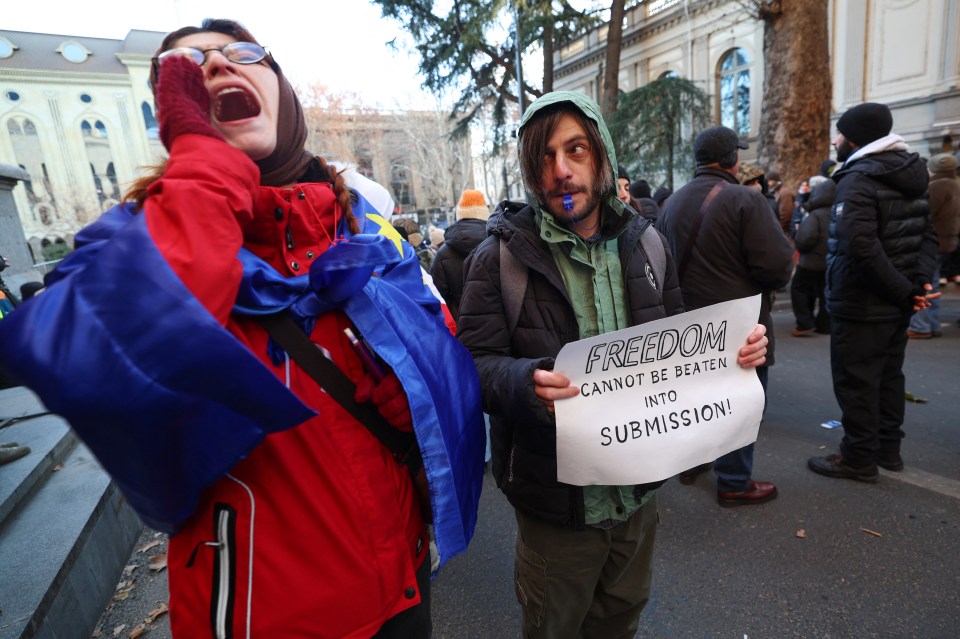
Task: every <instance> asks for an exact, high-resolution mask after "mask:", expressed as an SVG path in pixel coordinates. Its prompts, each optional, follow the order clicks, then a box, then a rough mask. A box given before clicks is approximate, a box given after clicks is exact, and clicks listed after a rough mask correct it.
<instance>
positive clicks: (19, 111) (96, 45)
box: [0, 30, 163, 262]
mask: <svg viewBox="0 0 960 639" xmlns="http://www.w3.org/2000/svg"><path fill="white" fill-rule="evenodd" d="M162 38H163V34H162V33H158V32H152V31H136V30H135V31H130V33H129V34H127V37H126V38H124V39H123V40H110V39H103V38H86V37H76V36H65V35H54V34H42V33H27V32H19V31H4V30H0V162H2V163H6V164H11V165H14V166H19V167H21V168H23V169H24V170H26V171H27V173H29V175H30V179H29V180H27V181H25V182H23V183H21V184H20V185H18V186H17V187H16V188H15V189H14V198H15V201H16V204H17V209H18V210H19V212H20V219H21V223H22V225H23V230H24V234H25V235H26V238H27V242H28V244H29V246H30V249H31V251H32V252H33V259H34V261H35V262H41V261H44V260H49V259H56V258H57V257H60V256H61V255H62V253H63V252H64V251H65V250H66V249H67V248H68V247H69V246H71V245H72V243H73V235H74V234H75V233H76V231H77V230H78V229H79V228H81V227H82V226H84V225H85V224H87V223H88V222H90V221H92V220H94V219H95V218H96V217H97V216H98V215H99V214H100V213H102V212H103V211H104V210H106V209H107V208H109V207H110V206H112V205H113V204H115V203H116V202H117V201H118V200H119V199H120V197H121V194H122V192H123V190H124V188H125V187H126V185H128V184H129V183H130V182H131V181H132V180H134V179H135V178H136V177H137V176H138V175H139V174H140V172H141V170H142V168H143V167H145V166H147V165H150V164H155V163H157V162H158V161H159V160H160V158H161V156H162V153H163V148H162V145H161V144H160V141H159V140H158V139H157V125H156V120H155V118H154V112H153V95H152V94H151V91H150V86H149V75H150V57H151V56H152V55H153V52H154V51H155V50H156V49H157V47H158V46H159V44H160V40H161V39H162Z"/></svg>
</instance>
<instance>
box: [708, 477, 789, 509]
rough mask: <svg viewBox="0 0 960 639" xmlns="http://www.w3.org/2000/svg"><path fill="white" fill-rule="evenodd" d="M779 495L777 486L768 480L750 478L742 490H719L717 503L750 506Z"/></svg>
mask: <svg viewBox="0 0 960 639" xmlns="http://www.w3.org/2000/svg"><path fill="white" fill-rule="evenodd" d="M776 496H777V487H776V486H774V485H773V484H771V483H770V482H766V481H754V480H752V479H751V480H750V483H749V484H748V485H747V489H746V490H743V491H740V492H724V491H717V503H719V504H720V505H721V506H749V505H750V504H763V503H766V502H768V501H770V500H771V499H773V498H775V497H776Z"/></svg>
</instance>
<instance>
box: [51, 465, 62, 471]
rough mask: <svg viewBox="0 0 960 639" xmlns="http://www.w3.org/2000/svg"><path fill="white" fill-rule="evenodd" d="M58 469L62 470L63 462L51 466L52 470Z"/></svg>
mask: <svg viewBox="0 0 960 639" xmlns="http://www.w3.org/2000/svg"><path fill="white" fill-rule="evenodd" d="M58 470H63V464H57V465H56V466H54V467H53V472H57V471H58Z"/></svg>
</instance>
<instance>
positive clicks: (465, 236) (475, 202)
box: [430, 189, 490, 320]
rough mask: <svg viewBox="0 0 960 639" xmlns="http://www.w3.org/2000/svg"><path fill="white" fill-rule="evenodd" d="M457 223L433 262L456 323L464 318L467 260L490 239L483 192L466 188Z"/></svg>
mask: <svg viewBox="0 0 960 639" xmlns="http://www.w3.org/2000/svg"><path fill="white" fill-rule="evenodd" d="M456 216H457V221H456V222H454V223H453V224H451V225H450V226H449V228H447V230H446V232H445V233H444V238H445V241H444V243H443V246H442V247H441V248H440V250H439V251H438V252H437V257H436V259H434V261H433V266H432V267H431V269H430V275H431V276H432V277H433V284H434V286H436V287H437V290H438V291H440V295H441V296H442V297H443V299H444V300H445V301H446V302H447V308H449V309H450V313H451V314H452V315H453V319H454V320H458V319H459V318H460V298H461V297H462V295H463V276H464V273H463V261H464V260H465V259H466V258H467V256H468V255H470V253H471V252H472V251H473V249H475V248H477V246H478V245H479V244H480V242H482V241H483V239H484V238H485V237H487V218H489V217H490V207H489V206H487V201H486V199H485V198H484V197H483V193H481V192H480V191H475V190H473V189H466V190H465V191H464V192H463V193H461V194H460V201H459V202H457V208H456Z"/></svg>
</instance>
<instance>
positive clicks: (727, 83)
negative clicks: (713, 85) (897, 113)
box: [717, 49, 750, 136]
mask: <svg viewBox="0 0 960 639" xmlns="http://www.w3.org/2000/svg"><path fill="white" fill-rule="evenodd" d="M717 75H718V76H719V77H718V78H717V80H718V82H717V86H719V87H720V99H719V101H718V104H719V107H720V123H721V124H722V125H723V126H726V127H729V128H731V129H733V130H734V131H736V132H737V135H740V136H746V135H749V134H750V58H749V57H748V56H747V52H746V51H744V50H743V49H733V50H731V51H728V52H727V54H726V55H725V56H723V58H722V59H721V60H720V66H719V68H718V73H717Z"/></svg>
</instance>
